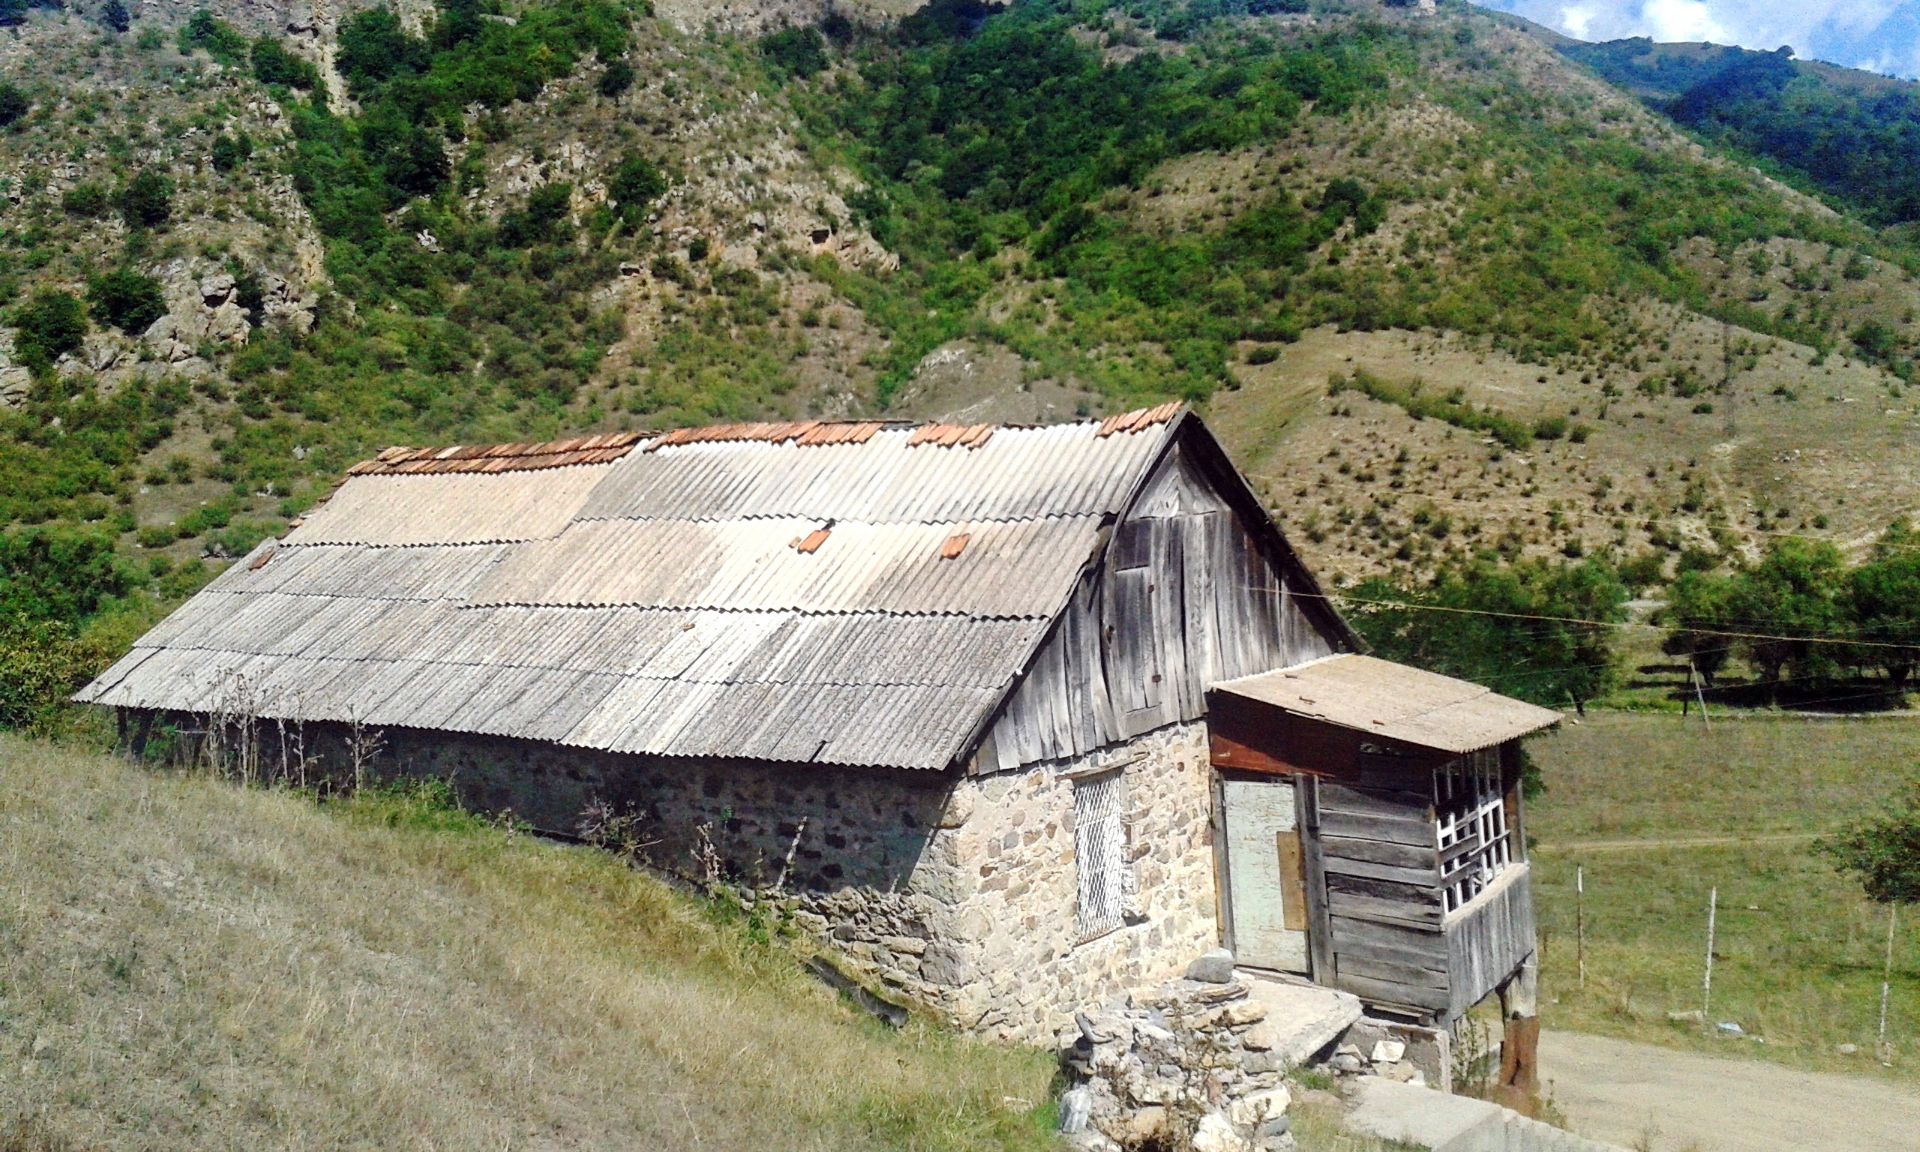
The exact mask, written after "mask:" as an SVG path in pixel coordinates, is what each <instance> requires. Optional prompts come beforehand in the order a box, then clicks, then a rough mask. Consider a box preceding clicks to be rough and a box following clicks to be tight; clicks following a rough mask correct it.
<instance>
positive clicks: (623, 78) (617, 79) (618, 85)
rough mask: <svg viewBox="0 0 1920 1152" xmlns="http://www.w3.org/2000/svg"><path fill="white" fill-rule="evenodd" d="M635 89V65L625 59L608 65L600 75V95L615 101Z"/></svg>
mask: <svg viewBox="0 0 1920 1152" xmlns="http://www.w3.org/2000/svg"><path fill="white" fill-rule="evenodd" d="M631 87H633V65H631V64H629V63H627V62H626V60H624V59H620V60H615V61H613V62H612V63H610V64H608V65H607V66H606V68H605V69H604V70H603V71H602V72H601V73H600V95H602V96H605V97H606V98H607V99H609V100H615V99H618V98H619V97H620V94H621V93H623V92H625V91H626V90H627V89H629V88H631Z"/></svg>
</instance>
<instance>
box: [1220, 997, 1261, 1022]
mask: <svg viewBox="0 0 1920 1152" xmlns="http://www.w3.org/2000/svg"><path fill="white" fill-rule="evenodd" d="M1266 1018H1267V1006H1266V1005H1265V1004H1262V1003H1260V1002H1259V1001H1258V1000H1241V1001H1238V1002H1236V1003H1233V1004H1229V1005H1227V1006H1226V1008H1224V1009H1222V1010H1221V1012H1220V1020H1221V1022H1222V1023H1224V1024H1226V1025H1227V1026H1228V1027H1230V1028H1245V1027H1246V1026H1247V1025H1249V1024H1258V1023H1260V1022H1261V1021H1262V1020H1265V1019H1266Z"/></svg>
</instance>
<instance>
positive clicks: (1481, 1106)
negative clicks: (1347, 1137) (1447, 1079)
mask: <svg viewBox="0 0 1920 1152" xmlns="http://www.w3.org/2000/svg"><path fill="white" fill-rule="evenodd" d="M1505 1112H1506V1109H1504V1108H1502V1107H1500V1106H1499V1105H1498V1104H1489V1103H1488V1102H1486V1101H1485V1100H1475V1099H1472V1098H1471V1097H1467V1096H1452V1095H1449V1094H1447V1093H1445V1092H1437V1091H1435V1090H1434V1089H1432V1088H1421V1087H1416V1086H1415V1085H1412V1084H1401V1083H1398V1082H1397V1081H1393V1080H1383V1079H1381V1078H1380V1077H1377V1076H1363V1077H1361V1078H1360V1080H1359V1081H1358V1082H1357V1085H1356V1088H1355V1091H1354V1095H1353V1111H1351V1112H1349V1113H1348V1114H1347V1121H1346V1126H1347V1130H1348V1131H1349V1132H1352V1133H1354V1134H1356V1135H1359V1136H1371V1137H1373V1138H1374V1139H1376V1140H1397V1141H1399V1142H1401V1143H1403V1144H1414V1145H1418V1146H1419V1147H1421V1148H1445V1147H1447V1146H1448V1145H1451V1144H1454V1143H1455V1142H1456V1141H1461V1142H1462V1143H1464V1142H1465V1141H1466V1140H1467V1139H1470V1138H1471V1136H1472V1134H1474V1133H1477V1132H1481V1131H1485V1130H1487V1129H1488V1128H1495V1129H1498V1128H1501V1127H1503V1126H1504V1125H1503V1120H1504V1113H1505Z"/></svg>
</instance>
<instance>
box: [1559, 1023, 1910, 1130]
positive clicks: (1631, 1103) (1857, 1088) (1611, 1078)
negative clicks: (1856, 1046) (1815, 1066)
mask: <svg viewBox="0 0 1920 1152" xmlns="http://www.w3.org/2000/svg"><path fill="white" fill-rule="evenodd" d="M1540 1072H1541V1080H1542V1082H1543V1083H1548V1084H1550V1085H1551V1090H1552V1095H1553V1102H1554V1103H1555V1104H1556V1105H1558V1106H1559V1108H1560V1109H1561V1111H1563V1112H1564V1113H1565V1114H1566V1117H1567V1125H1568V1127H1570V1128H1572V1129H1573V1130H1574V1131H1575V1132H1578V1133H1580V1134H1581V1135H1583V1136H1588V1137H1592V1138H1593V1139H1596V1140H1604V1141H1607V1142H1609V1143H1613V1144H1618V1145H1620V1146H1621V1147H1622V1148H1650V1149H1652V1152H1689V1150H1692V1152H1789V1150H1791V1152H1804V1150H1805V1149H1809V1148H1818V1149H1822V1150H1824V1152H1892V1150H1894V1149H1910V1148H1916V1147H1920V1089H1914V1088H1907V1087H1903V1086H1901V1085H1897V1084H1889V1083H1886V1082H1884V1081H1880V1080H1867V1079H1861V1078H1856V1077H1851V1076H1836V1075H1832V1074H1830V1073H1822V1072H1800V1071H1796V1070H1794V1069H1791V1068H1783V1067H1781V1066H1779V1065H1777V1064H1762V1063H1758V1062H1755V1061H1749V1060H1725V1059H1719V1058H1716V1057H1713V1056H1702V1055H1698V1054H1695V1053H1692V1052H1676V1051H1674V1050H1672V1049H1669V1048H1659V1047H1655V1046H1653V1045H1651V1044H1636V1043H1634V1042H1632V1041H1629V1040H1612V1039H1607V1038H1604V1037H1599V1036H1585V1035H1581V1034H1579V1033H1575V1032H1548V1033H1544V1034H1542V1035H1541V1037H1540Z"/></svg>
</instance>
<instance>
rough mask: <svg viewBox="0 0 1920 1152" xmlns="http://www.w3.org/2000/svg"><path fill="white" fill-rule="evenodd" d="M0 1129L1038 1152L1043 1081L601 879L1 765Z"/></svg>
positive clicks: (471, 840)
mask: <svg viewBox="0 0 1920 1152" xmlns="http://www.w3.org/2000/svg"><path fill="white" fill-rule="evenodd" d="M0 893H4V894H5V897H4V900H3V901H0V1068H4V1073H0V1118H9V1119H17V1118H20V1117H26V1118H27V1119H26V1120H25V1121H22V1122H21V1124H22V1125H23V1126H22V1127H21V1128H20V1131H21V1132H31V1133H34V1134H37V1135H35V1137H34V1138H35V1139H37V1140H38V1141H39V1142H40V1144H41V1145H44V1146H46V1147H50V1148H51V1147H64V1146H66V1145H67V1144H68V1143H71V1144H72V1145H73V1146H75V1147H87V1148H91V1147H102V1148H143V1149H144V1148H196V1149H201V1148H206V1149H213V1148H236V1149H238V1148H246V1149H249V1150H252V1149H260V1148H317V1147H337V1148H382V1149H387V1148H395V1149H398V1148H419V1149H429V1148H460V1149H466V1148H483V1147H484V1148H525V1147H535V1148H572V1147H583V1148H601V1147H635V1148H647V1147H653V1148H698V1147H715V1148H781V1149H843V1148H845V1149H851V1148H882V1147H886V1148H899V1147H909V1148H927V1149H932V1148H1001V1147H1043V1146H1047V1145H1048V1143H1049V1137H1048V1136H1047V1134H1046V1132H1047V1127H1046V1123H1045V1121H1046V1114H1047V1112H1048V1109H1046V1108H1045V1107H1044V1102H1045V1101H1046V1100H1047V1098H1048V1096H1049V1089H1050V1080H1051V1076H1052V1069H1051V1066H1050V1061H1049V1060H1048V1059H1047V1058H1046V1057H1045V1056H1044V1054H1041V1053H1037V1052H1027V1051H1017V1050H1011V1049H1003V1048H997V1047H991V1046H986V1045H981V1044H974V1043H969V1042H966V1041H962V1040H959V1039H956V1038H954V1037H951V1036H949V1035H945V1034H942V1033H940V1032H938V1031H937V1030H933V1029H928V1028H921V1027H917V1026H916V1027H911V1028H909V1029H908V1030H907V1031H905V1032H903V1033H899V1034H895V1033H890V1032H887V1031H885V1030H883V1029H881V1028H880V1027H879V1026H878V1025H874V1024H871V1023H870V1022H868V1021H867V1020H865V1019H864V1018H863V1017H860V1016H859V1015H858V1014H857V1013H855V1012H854V1011H853V1010H852V1009H850V1008H848V1007H846V1006H845V1005H843V1004H842V1003H841V1002H840V1001H838V1000H837V999H836V998H835V997H833V996H832V995H831V994H829V993H828V992H826V991H825V990H824V989H822V988H820V987H818V986H816V985H815V984H813V983H812V982H811V981H810V980H809V979H808V978H807V977H805V976H804V975H802V974H801V973H800V972H799V971H798V969H797V968H796V967H795V965H794V963H793V958H792V956H791V954H790V953H789V952H788V951H787V950H786V949H784V948H782V947H780V946H778V945H772V946H769V945H765V944H756V943H754V942H753V941H752V939H750V936H749V933H748V932H747V931H746V930H745V929H744V928H743V927H741V926H739V925H735V924H729V923H726V922H724V921H723V920H721V919H718V918H716V916H714V915H713V914H710V913H709V912H707V911H706V910H704V909H703V908H702V907H701V906H700V905H698V904H697V903H695V902H693V901H690V900H688V899H686V898H684V897H682V896H679V895H677V894H675V893H673V892H672V891H670V890H668V889H667V888H665V887H664V886H662V885H660V884H659V883H657V882H654V881H652V880H650V879H649V878H647V877H645V876H642V875H638V874H635V873H633V872H630V871H628V870H626V869H625V868H623V867H620V866H619V865H617V864H616V863H615V862H614V861H612V860H611V859H610V858H608V857H605V856H603V855H600V854H598V853H595V852H591V851H587V850H581V849H569V848H564V847H557V846H553V845H550V844H545V843H540V842H536V841H532V840H530V839H528V838H527V837H525V836H515V835H513V834H511V833H510V832H508V831H506V830H502V829H499V828H495V827H490V826H487V825H485V824H482V823H480V822H479V821H477V820H475V819H473V818H470V817H466V816H462V815H459V814H455V813H450V812H447V811H445V810H442V809H437V808H434V807H431V806H426V805H422V804H419V803H415V802H410V801H404V800H398V799H395V798H391V797H388V798H362V799H360V800H357V801H354V802H351V803H336V804H329V805H325V806H322V805H317V804H315V803H314V802H313V801H312V800H310V799H308V798H305V797H303V796H300V795H295V794H289V793H284V792H263V791H243V790H239V789H236V788H233V787H230V786H227V785H224V784H220V783H217V782H214V781H210V780H206V779H199V778H185V777H179V776H171V775H163V774H157V773H154V772H150V771H147V770H144V769H136V768H133V767H130V766H127V765H125V764H122V763H120V762H117V761H114V760H111V759H108V758H105V757H101V756H96V755H91V754H86V753H80V752H74V751H69V750H64V749H60V748H56V747H54V746H51V745H47V744H40V743H29V742H24V741H19V740H14V739H5V740H0Z"/></svg>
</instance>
